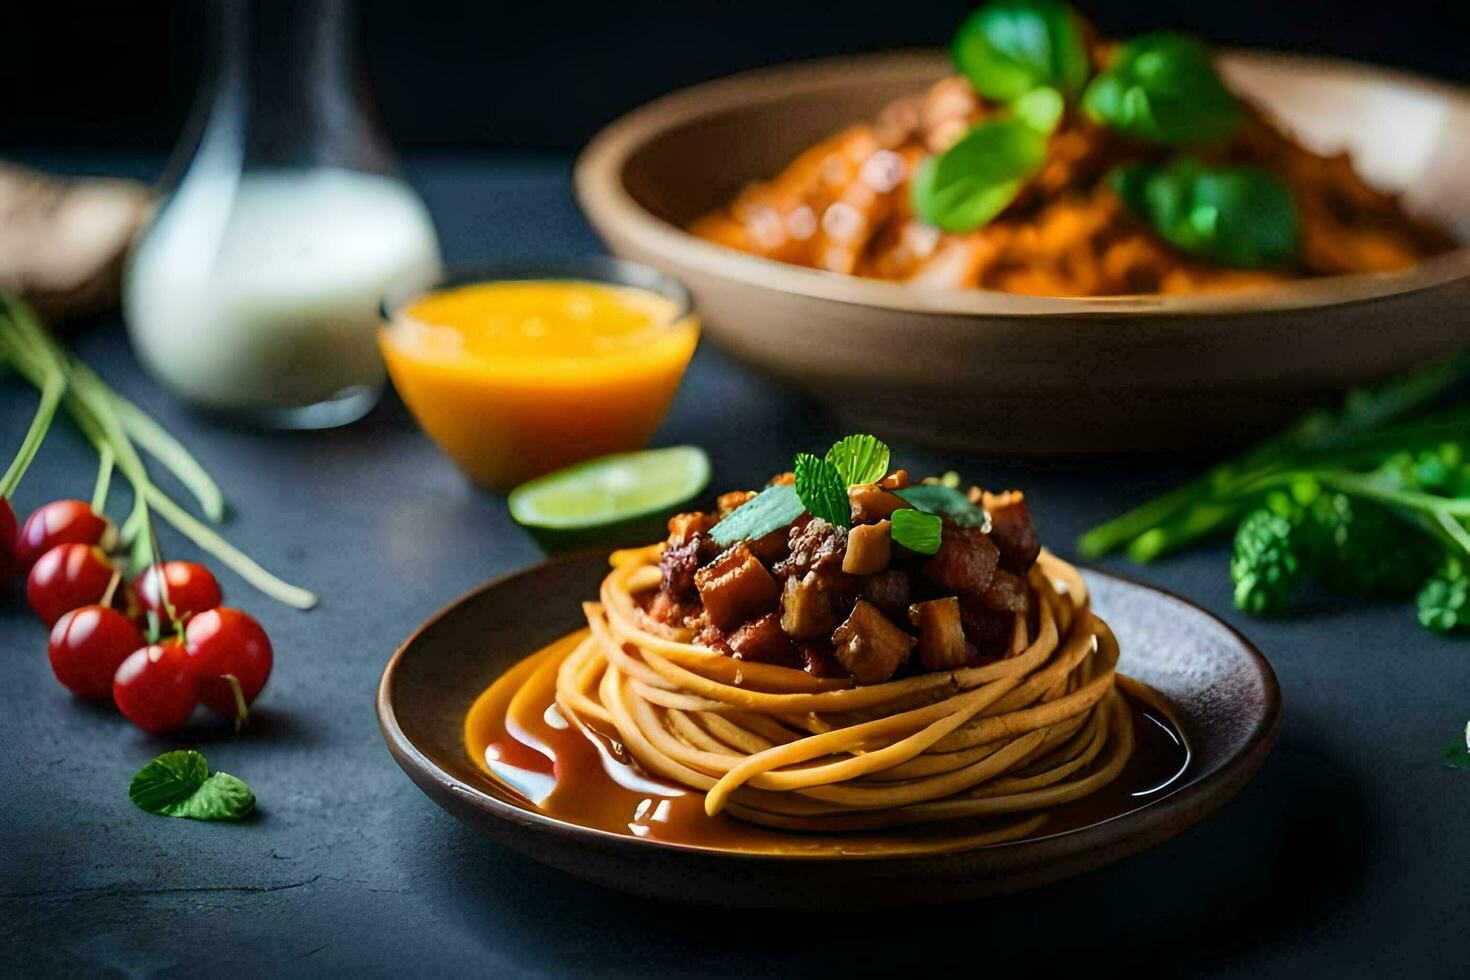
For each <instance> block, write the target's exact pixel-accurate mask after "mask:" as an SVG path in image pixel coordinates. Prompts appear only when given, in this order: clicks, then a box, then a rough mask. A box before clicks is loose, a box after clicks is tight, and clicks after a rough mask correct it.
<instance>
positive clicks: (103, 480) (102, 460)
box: [92, 446, 116, 515]
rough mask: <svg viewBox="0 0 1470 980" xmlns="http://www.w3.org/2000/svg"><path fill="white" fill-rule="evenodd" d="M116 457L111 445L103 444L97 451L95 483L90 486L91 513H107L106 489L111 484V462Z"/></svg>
mask: <svg viewBox="0 0 1470 980" xmlns="http://www.w3.org/2000/svg"><path fill="white" fill-rule="evenodd" d="M115 459H116V457H115V456H113V453H112V447H111V446H103V447H102V448H101V449H100V450H98V452H97V483H96V485H95V486H94V487H93V488H92V513H94V514H98V515H101V514H105V513H107V491H108V489H109V488H111V486H112V469H113V462H114V460H115Z"/></svg>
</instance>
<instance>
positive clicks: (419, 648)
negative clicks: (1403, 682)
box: [378, 552, 1281, 907]
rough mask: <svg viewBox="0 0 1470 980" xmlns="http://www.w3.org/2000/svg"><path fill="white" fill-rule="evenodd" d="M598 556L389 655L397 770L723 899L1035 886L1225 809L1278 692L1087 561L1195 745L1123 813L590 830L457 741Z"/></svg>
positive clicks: (584, 849)
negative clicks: (761, 848) (825, 827)
mask: <svg viewBox="0 0 1470 980" xmlns="http://www.w3.org/2000/svg"><path fill="white" fill-rule="evenodd" d="M606 571H607V561H606V556H605V554H604V553H602V552H598V553H596V554H592V553H583V554H579V555H572V556H566V557H562V558H557V559H555V560H553V561H549V562H546V563H544V564H542V565H538V566H536V567H534V568H531V569H528V570H526V571H523V572H518V573H516V574H514V575H510V576H507V577H505V578H501V579H497V580H496V581H493V582H490V583H487V584H486V585H484V586H481V587H480V588H479V589H476V590H475V591H473V592H471V593H469V594H468V595H465V596H464V597H462V598H460V599H459V600H457V601H456V602H454V603H453V604H451V605H450V606H448V607H447V608H445V609H444V610H442V611H441V612H440V613H438V614H437V615H435V616H434V617H433V618H432V619H430V620H429V621H428V622H427V623H425V624H424V625H423V626H422V627H421V628H420V629H419V630H418V632H416V633H415V634H414V635H413V636H412V637H411V638H410V639H409V640H408V642H406V643H405V644H404V645H403V646H402V647H401V648H400V649H399V650H398V652H397V653H396V654H395V655H394V656H393V659H392V660H391V661H390V662H389V663H388V666H387V668H386V669H385V670H384V671H383V678H382V681H381V682H380V684H379V687H378V720H379V722H380V724H381V725H382V729H383V736H384V738H385V739H386V740H387V743H388V749H389V751H391V752H392V754H393V757H394V758H395V759H396V760H397V761H398V764H399V765H400V766H402V767H403V771H404V772H406V773H408V775H409V778H411V779H412V780H413V781H414V782H415V783H416V784H417V785H418V786H419V788H420V789H422V790H423V791H424V792H425V793H427V794H428V795H429V797H430V798H431V799H433V800H434V802H436V803H438V804H439V805H440V806H441V807H443V808H444V809H445V810H447V811H448V812H449V813H450V814H452V815H453V816H454V817H456V818H457V819H459V820H461V821H463V822H464V823H466V824H468V825H469V826H470V827H473V828H474V829H475V830H477V831H479V832H480V833H482V834H484V835H485V836H487V837H490V838H491V839H493V840H496V841H499V842H500V843H502V844H505V845H506V846H508V847H511V848H514V849H515V850H517V851H520V852H522V853H523V854H527V855H529V856H530V857H532V858H535V859H536V860H538V861H542V862H544V863H546V864H549V865H551V866H553V867H556V868H560V869H561V870H563V871H566V872H568V873H569V874H573V875H577V876H578V877H581V878H585V879H587V880H589V881H593V882H596V883H598V884H600V885H605V886H607V887H609V888H616V889H620V890H622V891H627V892H633V893H635V894H639V895H644V896H650V897H659V898H666V899H671V900H677V901H681V902H696V903H701V904H708V905H718V906H726V907H735V906H802V905H824V904H830V903H843V904H846V905H885V904H911V903H915V902H925V901H928V902H933V901H950V900H957V899H962V898H971V897H978V896H981V895H994V894H1000V893H1003V892H1008V891H1016V890H1019V889H1022V888H1030V887H1034V886H1037V885H1041V884H1045V883H1047V882H1051V881H1056V880H1058V879H1060V878H1065V877H1067V876H1069V875H1074V874H1078V873H1080V872H1083V871H1087V870H1089V869H1092V868H1097V867H1100V866H1102V865H1104V864H1108V863H1110V862H1112V861H1116V860H1118V859H1119V858H1122V857H1126V856H1127V855H1130V854H1134V853H1137V852H1138V851H1141V850H1143V849H1144V848H1147V847H1151V846H1153V845H1154V844H1157V843H1159V842H1160V841H1163V840H1165V839H1167V838H1169V837H1172V836H1174V835H1175V834H1177V833H1179V832H1180V831H1182V830H1184V829H1185V828H1187V827H1189V826H1191V825H1192V824H1194V823H1197V822H1198V821H1200V820H1202V819H1203V818H1204V817H1206V816H1207V815H1209V814H1210V813H1212V812H1213V811H1215V810H1216V809H1218V808H1219V807H1220V806H1222V805H1223V804H1224V803H1225V802H1226V801H1228V800H1229V799H1230V798H1231V797H1232V796H1234V795H1235V794H1236V793H1237V792H1238V791H1239V790H1240V788H1241V787H1242V786H1244V785H1245V783H1246V782H1247V781H1248V780H1249V779H1250V778H1251V776H1253V775H1254V774H1255V772H1256V770H1257V769H1259V768H1260V766H1261V763H1262V762H1263V761H1264V760H1265V758H1266V755H1267V753H1269V752H1270V750H1271V746H1272V744H1273V742H1274V741H1275V738H1276V731H1277V727H1278V725H1279V721H1280V716H1281V693H1280V689H1279V687H1278V686H1277V683H1276V677H1275V674H1273V673H1272V671H1271V667H1270V665H1269V664H1268V663H1267V662H1266V660H1265V658H1263V657H1262V656H1261V654H1260V652H1259V651H1257V650H1256V649H1255V647H1253V646H1251V644H1250V643H1249V642H1248V641H1247V640H1246V639H1245V638H1244V637H1242V636H1241V635H1240V634H1239V633H1237V632H1236V631H1235V630H1233V629H1232V628H1231V627H1229V626H1227V625H1226V624H1225V623H1222V622H1221V621H1220V620H1218V619H1216V618H1214V617H1213V616H1211V615H1210V614H1209V613H1207V612H1205V611H1204V610H1203V609H1201V608H1199V607H1198V606H1196V605H1194V604H1193V603H1190V602H1188V601H1186V600H1184V599H1181V598H1179V597H1177V596H1174V595H1171V594H1169V593H1166V592H1162V591H1159V590H1157V589H1153V588H1149V587H1147V586H1144V585H1140V584H1137V583H1134V582H1130V581H1126V580H1124V579H1120V578H1117V577H1115V576H1112V575H1107V574H1105V573H1101V572H1094V571H1089V572H1087V573H1086V576H1087V581H1088V585H1089V586H1090V587H1091V589H1092V590H1093V603H1094V607H1095V608H1096V610H1097V611H1098V614H1099V615H1101V616H1102V617H1103V618H1104V619H1105V620H1107V621H1108V623H1109V624H1110V625H1111V626H1112V627H1113V629H1114V631H1115V632H1116V633H1117V634H1118V638H1119V641H1120V643H1121V644H1122V648H1123V654H1122V661H1121V663H1120V664H1119V669H1120V670H1121V671H1122V672H1123V673H1126V674H1128V675H1130V676H1132V677H1135V678H1137V679H1139V680H1141V681H1143V682H1144V683H1146V684H1150V685H1152V686H1153V687H1154V688H1156V689H1158V690H1159V691H1161V692H1162V693H1164V694H1165V695H1166V696H1168V698H1169V699H1170V700H1171V701H1172V702H1173V705H1174V707H1175V709H1176V721H1177V722H1178V725H1179V728H1180V730H1181V731H1182V733H1183V735H1184V738H1185V740H1186V742H1187V743H1188V746H1189V750H1190V753H1191V755H1190V761H1189V764H1188V767H1187V769H1186V770H1185V771H1184V773H1183V775H1182V776H1181V777H1180V778H1179V779H1177V780H1176V781H1175V782H1174V783H1173V784H1172V786H1171V788H1170V789H1169V790H1166V791H1163V792H1161V793H1158V794H1154V795H1152V796H1151V797H1150V799H1149V801H1148V802H1147V803H1143V804H1141V805H1140V806H1139V807H1137V808H1136V809H1133V810H1131V811H1129V812H1127V813H1124V814H1122V815H1120V816H1115V817H1112V818H1109V819H1107V820H1103V821H1101V822H1098V823H1094V824H1090V825H1088V826H1085V827H1081V828H1078V829H1074V830H1068V831H1065V832H1061V833H1054V834H1051V835H1049V836H1048V835H1044V836H1039V837H1034V838H1030V839H1027V840H1022V841H1015V842H1012V843H1006V844H996V845H991V846H988V847H978V848H971V849H967V850H966V849H961V850H951V851H946V852H945V853H940V854H935V853H922V854H919V853H909V854H905V853H894V854H884V855H880V856H873V855H860V856H854V855H850V854H842V853H840V852H837V851H835V850H834V851H829V852H826V853H819V854H810V853H802V854H777V855H770V854H761V855H755V854H741V853H732V852H729V851H719V850H713V849H706V848H700V847H692V846H680V845H672V844H666V843H660V842H658V841H651V840H640V839H638V838H634V837H625V836H620V835H617V834H612V833H608V832H605V831H601V830H593V829H589V828H586V827H581V826H578V825H576V824H572V823H568V822H565V821H563V820H558V819H555V818H553V817H549V816H546V815H544V814H542V813H540V812H538V811H537V810H536V809H535V808H534V807H532V806H531V805H530V804H529V803H527V802H526V801H525V800H523V799H521V797H519V796H518V795H517V794H516V793H515V792H513V791H511V790H509V789H508V788H506V787H505V786H504V785H502V784H501V783H499V782H497V781H496V780H494V779H493V778H491V777H490V776H489V775H488V774H487V773H486V772H485V770H484V769H482V768H481V766H480V764H479V763H478V762H477V761H476V760H475V759H473V758H472V757H471V756H470V754H469V752H468V751H467V750H466V748H465V742H464V722H465V714H466V713H467V712H468V711H469V709H470V705H471V704H472V703H473V702H474V700H475V698H476V697H477V696H478V695H479V694H480V693H481V692H482V691H483V690H485V688H487V687H489V686H490V684H491V683H492V682H494V680H495V679H496V678H497V677H499V676H500V675H501V674H502V673H504V672H505V671H506V670H507V669H509V668H510V667H512V666H513V665H514V664H516V663H517V662H518V661H520V660H521V659H522V658H524V657H526V656H528V655H530V654H531V653H534V652H535V651H537V650H538V649H540V648H541V647H543V646H545V645H546V644H548V643H550V642H551V641H552V640H554V639H556V638H558V637H560V636H563V635H565V634H567V633H569V632H571V631H572V630H574V629H578V628H580V627H581V626H582V625H583V620H582V617H581V610H580V605H579V604H580V602H581V601H582V599H583V598H584V597H586V596H591V595H595V594H596V592H597V586H598V583H599V582H600V581H601V580H602V577H603V575H604V574H606Z"/></svg>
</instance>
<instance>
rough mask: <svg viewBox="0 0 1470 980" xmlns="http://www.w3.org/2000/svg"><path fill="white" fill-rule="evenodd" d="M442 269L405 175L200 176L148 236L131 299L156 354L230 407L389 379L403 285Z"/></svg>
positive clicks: (153, 361)
mask: <svg viewBox="0 0 1470 980" xmlns="http://www.w3.org/2000/svg"><path fill="white" fill-rule="evenodd" d="M439 273H440V259H439V245H438V241H437V239H436V237H435V235H434V227H433V225H432V223H431V222H430V221H429V215H428V212H427V211H426V210H425V209H424V206H423V204H422V203H421V202H420V201H419V199H418V197H417V196H416V195H415V194H414V193H413V191H412V190H410V189H409V188H408V187H407V186H406V185H404V184H402V183H401V182H399V181H396V180H393V179H390V178H386V177H379V176H375V175H371V174H363V173H357V172H353V171H347V170H340V169H318V170H306V171H276V172H271V171H265V172H251V173H247V174H246V175H245V176H244V177H237V176H218V177H208V176H204V175H199V176H198V177H197V178H195V179H192V180H186V181H185V182H184V184H183V185H182V186H181V187H180V188H179V191H178V193H177V194H176V195H175V197H174V198H173V199H172V200H171V201H170V202H169V203H168V205H167V206H166V207H165V209H164V211H163V212H162V214H161V215H160V216H159V219H158V222H157V223H156V224H155V225H154V226H153V227H152V228H151V229H150V230H149V232H148V233H147V234H146V235H145V236H144V238H143V240H142V241H141V242H140V243H139V245H138V248H137V251H136V252H135V254H134V255H133V258H132V261H131V264H130V265H129V268H128V271H127V275H126V278H125V282H124V297H123V305H124V312H125V314H126V317H127V322H128V328H129V332H130V333H131V336H132V339H133V346H134V348H135V349H136V350H137V352H138V356H139V357H140V358H141V359H142V361H143V363H144V365H145V366H146V367H147V368H148V369H149V371H151V372H152V373H153V375H154V376H155V377H156V378H158V379H159V380H160V381H162V382H164V383H165V384H166V385H168V387H170V388H172V389H173V390H174V392H175V393H177V394H179V395H181V396H183V397H184V398H186V399H188V400H190V401H192V402H195V403H197V404H200V405H204V406H207V407H210V408H217V409H226V410H230V409H234V410H244V411H252V410H257V411H258V410H267V411H268V410H279V409H291V408H296V407H303V406H309V405H313V404H317V403H320V402H324V401H327V400H328V399H331V398H333V397H335V396H339V395H342V394H344V393H347V392H352V391H354V390H356V391H363V390H367V391H370V392H371V393H372V395H371V396H370V397H373V396H375V394H376V391H377V390H378V389H379V388H380V387H381V385H382V383H383V376H384V374H383V364H382V361H381V359H380V357H379V355H378V348H377V340H376V332H377V327H378V323H379V318H378V305H379V303H380V302H381V301H382V299H383V297H384V295H385V294H386V293H387V292H388V290H389V288H390V286H392V285H394V284H397V283H402V282H410V283H422V284H425V285H427V284H428V283H429V282H431V281H433V280H434V279H435V278H436V277H437V276H438V275H439Z"/></svg>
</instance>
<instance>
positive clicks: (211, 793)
mask: <svg viewBox="0 0 1470 980" xmlns="http://www.w3.org/2000/svg"><path fill="white" fill-rule="evenodd" d="M128 797H129V798H130V799H131V800H132V801H133V803H134V804H135V805H137V806H138V808H139V809H142V810H147V811H148V812H149V813H157V814H162V815H163V816H169V817H186V818H188V819H190V820H240V819H243V818H244V817H247V816H249V815H250V814H251V812H253V811H254V810H255V794H254V793H252V792H250V787H249V786H246V785H245V784H244V783H243V782H241V781H240V780H239V779H236V778H235V777H234V776H231V775H230V774H229V773H226V772H217V773H215V774H214V775H212V776H211V775H209V765H208V763H206V762H205V761H204V756H202V755H200V754H199V753H198V752H195V751H194V750H193V749H184V750H181V751H177V752H165V753H164V754H163V755H160V756H159V757H158V758H156V759H154V760H153V761H152V762H150V763H148V764H147V765H146V766H144V767H143V768H142V769H140V770H138V774H137V775H136V776H134V777H133V781H132V782H131V783H130V784H129V785H128Z"/></svg>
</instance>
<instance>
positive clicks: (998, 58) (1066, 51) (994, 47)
mask: <svg viewBox="0 0 1470 980" xmlns="http://www.w3.org/2000/svg"><path fill="white" fill-rule="evenodd" d="M951 53H952V54H953V56H954V62H955V65H956V66H957V67H958V68H959V70H960V72H961V74H963V75H964V76H965V77H966V78H968V79H969V80H970V84H971V85H974V86H975V91H977V92H979V93H980V94H981V95H983V96H985V97H986V98H990V99H994V100H996V101H999V102H1009V101H1011V100H1012V99H1016V98H1019V97H1020V96H1022V95H1024V94H1026V93H1027V92H1029V91H1030V90H1031V89H1033V88H1036V87H1037V86H1040V85H1048V86H1051V87H1053V88H1057V89H1060V90H1061V91H1062V92H1063V93H1064V94H1065V95H1066V96H1067V97H1068V98H1071V97H1074V96H1076V95H1077V94H1078V93H1079V92H1081V91H1082V87H1083V86H1084V85H1085V84H1087V76H1088V75H1089V74H1090V72H1091V70H1092V65H1091V62H1090V60H1089V59H1088V56H1087V42H1086V40H1085V39H1084V38H1083V36H1082V28H1081V26H1080V25H1079V23H1078V20H1077V16H1076V14H1074V13H1073V12H1072V9H1071V8H1070V7H1068V6H1067V5H1066V4H1064V3H1060V2H1058V0H994V2H992V3H988V4H986V5H985V6H983V7H981V8H980V9H979V10H977V11H975V12H974V13H973V14H971V15H970V16H969V18H968V19H966V20H965V22H964V23H963V24H962V25H960V29H959V33H957V34H956V35H955V39H954V43H953V45H952V48H951Z"/></svg>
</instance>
